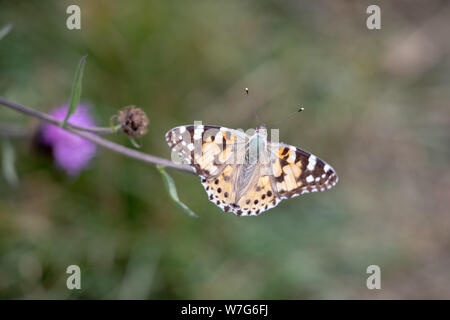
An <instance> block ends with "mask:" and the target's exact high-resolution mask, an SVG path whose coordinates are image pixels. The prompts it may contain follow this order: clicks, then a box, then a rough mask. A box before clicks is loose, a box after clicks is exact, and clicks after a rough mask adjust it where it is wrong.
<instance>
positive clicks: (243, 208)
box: [202, 165, 281, 216]
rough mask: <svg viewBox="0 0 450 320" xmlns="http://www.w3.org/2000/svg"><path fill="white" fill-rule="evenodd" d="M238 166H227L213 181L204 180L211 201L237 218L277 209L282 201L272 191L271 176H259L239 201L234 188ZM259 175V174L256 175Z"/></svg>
mask: <svg viewBox="0 0 450 320" xmlns="http://www.w3.org/2000/svg"><path fill="white" fill-rule="evenodd" d="M235 170H238V169H237V167H236V166H232V165H227V166H226V167H225V169H224V170H223V171H222V173H221V174H220V175H219V176H217V177H216V178H215V179H213V180H206V179H203V180H202V184H203V186H204V187H205V190H206V193H207V194H208V197H209V200H210V201H212V202H213V203H214V204H216V205H217V206H218V207H220V208H221V209H222V210H223V211H225V212H233V213H234V214H235V215H237V216H252V215H259V214H261V213H262V212H264V211H266V210H269V209H270V208H273V207H275V206H276V205H277V204H278V203H279V202H280V201H281V200H280V199H279V198H278V197H277V196H276V194H275V192H274V191H273V189H272V185H271V183H270V177H269V176H261V175H258V176H257V177H256V178H257V180H256V183H255V184H252V185H251V188H250V189H249V190H247V192H245V194H243V195H242V196H241V197H240V198H239V199H237V197H238V195H237V194H236V190H235V188H234V187H233V182H234V181H233V180H234V179H233V176H234V174H235ZM255 174H257V173H255Z"/></svg>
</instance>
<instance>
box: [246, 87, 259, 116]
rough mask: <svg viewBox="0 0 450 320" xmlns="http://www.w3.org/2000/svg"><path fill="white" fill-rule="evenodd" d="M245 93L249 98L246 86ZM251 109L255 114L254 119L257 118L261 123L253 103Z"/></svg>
mask: <svg viewBox="0 0 450 320" xmlns="http://www.w3.org/2000/svg"><path fill="white" fill-rule="evenodd" d="M245 93H246V94H247V97H249V98H250V96H249V94H248V88H245ZM252 109H253V114H254V115H255V118H256V120H257V121H258V122H259V123H262V121H261V119H260V118H259V116H258V113H257V111H258V109H257V108H255V106H254V105H252Z"/></svg>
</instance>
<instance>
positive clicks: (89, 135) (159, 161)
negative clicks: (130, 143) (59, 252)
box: [0, 97, 193, 173]
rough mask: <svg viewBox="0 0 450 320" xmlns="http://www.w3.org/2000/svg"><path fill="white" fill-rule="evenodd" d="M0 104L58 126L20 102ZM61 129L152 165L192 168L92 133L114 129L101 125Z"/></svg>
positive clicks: (52, 120)
mask: <svg viewBox="0 0 450 320" xmlns="http://www.w3.org/2000/svg"><path fill="white" fill-rule="evenodd" d="M0 104H1V105H3V106H5V107H8V108H10V109H13V110H15V111H18V112H21V113H24V114H27V115H29V116H32V117H35V118H37V119H39V120H41V121H46V122H49V123H50V124H53V125H56V126H60V125H61V123H62V121H59V120H58V119H56V118H54V117H52V116H50V115H48V114H46V113H42V112H39V111H36V110H33V109H31V108H29V107H25V106H22V105H20V104H17V103H14V102H11V101H9V100H6V99H5V98H3V97H0ZM61 129H63V130H67V131H70V132H72V133H73V134H76V135H77V136H80V137H83V138H85V139H86V140H89V141H91V142H94V143H95V144H98V145H99V146H102V147H104V148H107V149H110V150H112V151H115V152H117V153H121V154H123V155H125V156H127V157H130V158H134V159H138V160H141V161H144V162H147V163H151V164H154V165H162V166H164V167H169V168H174V169H178V170H183V171H187V172H191V173H193V171H192V168H191V167H190V166H188V165H185V164H181V163H176V162H173V161H171V160H168V159H164V158H160V157H156V156H153V155H150V154H147V153H144V152H141V151H137V150H134V149H130V148H127V147H124V146H122V145H120V144H117V143H114V142H112V141H109V140H106V139H104V138H102V137H100V136H98V135H96V134H94V133H99V134H111V133H114V131H113V130H112V129H111V128H101V127H85V126H77V125H73V124H69V123H68V124H67V127H65V128H61Z"/></svg>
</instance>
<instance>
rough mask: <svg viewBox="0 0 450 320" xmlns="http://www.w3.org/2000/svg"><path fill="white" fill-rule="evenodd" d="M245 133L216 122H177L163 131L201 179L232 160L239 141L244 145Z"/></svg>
mask: <svg viewBox="0 0 450 320" xmlns="http://www.w3.org/2000/svg"><path fill="white" fill-rule="evenodd" d="M247 140H248V137H247V135H246V134H245V133H243V132H241V131H238V130H233V129H229V128H224V127H219V126H203V125H194V126H180V127H176V128H173V129H172V130H170V131H169V132H167V134H166V141H167V143H168V144H169V146H170V148H172V150H174V151H175V152H176V153H177V154H178V155H179V156H181V157H182V158H183V159H184V160H185V161H186V162H187V163H188V164H189V165H190V166H191V167H192V168H193V169H194V170H195V173H196V174H197V175H199V176H200V177H201V178H202V179H207V180H211V179H214V178H216V177H217V176H218V175H219V174H220V173H221V172H222V171H223V169H224V168H225V167H226V165H227V164H228V163H233V158H234V155H235V154H236V149H237V148H238V145H241V146H242V145H245V142H246V141H247Z"/></svg>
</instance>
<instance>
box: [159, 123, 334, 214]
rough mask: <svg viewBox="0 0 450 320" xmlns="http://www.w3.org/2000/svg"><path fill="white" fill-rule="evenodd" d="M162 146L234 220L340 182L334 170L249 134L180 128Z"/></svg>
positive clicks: (263, 135) (258, 133)
mask: <svg viewBox="0 0 450 320" xmlns="http://www.w3.org/2000/svg"><path fill="white" fill-rule="evenodd" d="M166 140H167V143H168V144H169V146H170V147H171V148H172V150H173V151H175V152H176V153H178V155H180V156H181V157H182V158H183V159H184V160H185V161H187V163H188V164H189V165H190V166H191V167H192V168H193V169H194V171H195V172H196V174H197V175H198V176H200V178H201V181H202V184H203V186H204V187H205V189H206V192H207V194H208V197H209V200H211V201H212V202H213V203H214V204H216V205H217V206H219V207H220V208H221V209H222V210H223V211H225V212H233V213H234V214H236V215H238V216H251V215H255V216H256V215H259V214H260V213H262V212H264V211H266V210H268V209H270V208H273V207H275V206H276V205H277V204H278V203H279V202H280V201H281V200H282V199H288V198H292V197H296V196H299V195H302V194H304V193H309V192H317V191H325V190H327V189H330V188H331V187H333V186H334V185H336V183H337V182H338V176H337V174H336V172H335V171H334V169H333V168H332V167H331V166H330V165H329V164H327V163H325V162H324V161H322V160H320V159H319V158H317V157H316V156H314V155H312V154H310V153H308V152H306V151H304V150H301V149H298V148H296V147H294V146H290V145H287V144H283V143H275V142H271V141H268V140H267V130H266V128H264V127H262V128H258V129H256V130H255V131H254V133H253V134H246V133H244V132H243V131H239V130H233V129H229V128H224V127H218V126H203V125H193V126H181V127H176V128H174V129H172V130H170V131H169V132H167V134H166Z"/></svg>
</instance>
